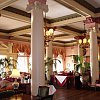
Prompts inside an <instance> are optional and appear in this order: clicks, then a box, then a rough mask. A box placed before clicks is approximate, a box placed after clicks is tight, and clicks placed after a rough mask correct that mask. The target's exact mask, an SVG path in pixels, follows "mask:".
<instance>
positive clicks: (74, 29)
mask: <svg viewBox="0 0 100 100" xmlns="http://www.w3.org/2000/svg"><path fill="white" fill-rule="evenodd" d="M61 28H64V29H68V30H71V31H74V32H78V33H80V34H82V33H84V31H82V30H79V29H76V28H72V27H70V26H62V27H61Z"/></svg>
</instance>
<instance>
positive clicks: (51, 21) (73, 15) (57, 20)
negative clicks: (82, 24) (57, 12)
mask: <svg viewBox="0 0 100 100" xmlns="http://www.w3.org/2000/svg"><path fill="white" fill-rule="evenodd" d="M77 17H81V15H79V14H77V13H74V14H71V15H67V16H62V17H58V18H53V19H49V23H54V22H59V21H64V20H69V19H73V18H77Z"/></svg>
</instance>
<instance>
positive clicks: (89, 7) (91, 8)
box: [74, 0, 100, 13]
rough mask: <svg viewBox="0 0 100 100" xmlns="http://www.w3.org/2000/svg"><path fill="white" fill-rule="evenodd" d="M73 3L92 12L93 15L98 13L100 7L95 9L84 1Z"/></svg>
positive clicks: (76, 0)
mask: <svg viewBox="0 0 100 100" xmlns="http://www.w3.org/2000/svg"><path fill="white" fill-rule="evenodd" d="M74 1H75V2H77V3H79V4H80V5H82V6H84V7H86V8H87V9H89V10H90V11H92V12H94V13H99V12H100V7H99V8H95V7H94V6H92V5H91V4H89V3H88V2H87V1H85V0H74Z"/></svg>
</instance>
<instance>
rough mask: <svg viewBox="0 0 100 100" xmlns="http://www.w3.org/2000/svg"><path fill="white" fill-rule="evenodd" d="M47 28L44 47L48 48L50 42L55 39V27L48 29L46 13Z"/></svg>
mask: <svg viewBox="0 0 100 100" xmlns="http://www.w3.org/2000/svg"><path fill="white" fill-rule="evenodd" d="M44 22H45V27H44V45H45V46H48V42H50V41H53V39H54V30H55V28H53V27H48V26H47V23H46V13H45V20H44Z"/></svg>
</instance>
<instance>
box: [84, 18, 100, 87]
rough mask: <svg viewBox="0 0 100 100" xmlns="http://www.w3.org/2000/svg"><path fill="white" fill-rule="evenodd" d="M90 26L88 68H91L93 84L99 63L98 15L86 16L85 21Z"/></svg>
mask: <svg viewBox="0 0 100 100" xmlns="http://www.w3.org/2000/svg"><path fill="white" fill-rule="evenodd" d="M85 23H86V25H87V27H88V28H90V68H91V85H95V81H96V80H98V79H99V66H98V65H99V63H98V42H97V33H98V23H99V24H100V17H87V18H86V21H85Z"/></svg>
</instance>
